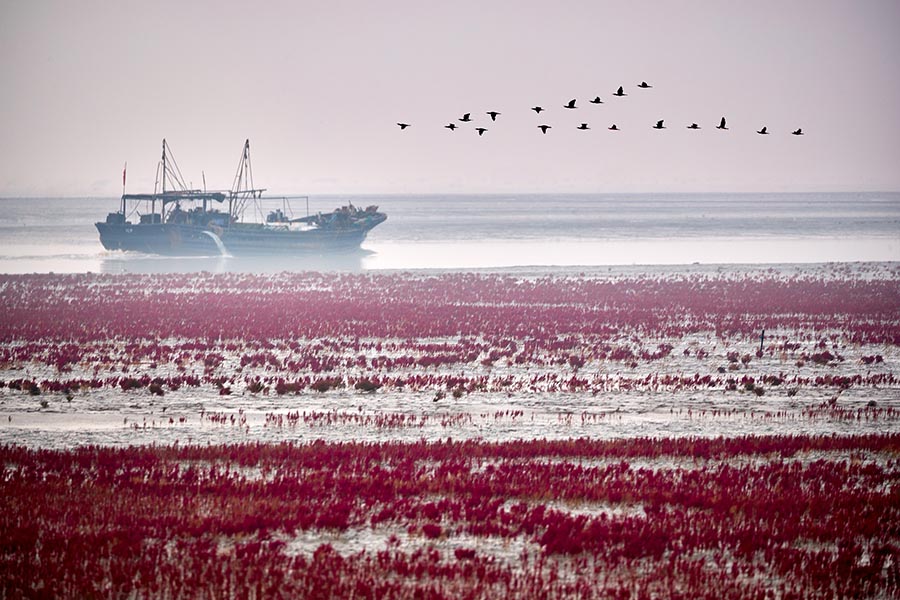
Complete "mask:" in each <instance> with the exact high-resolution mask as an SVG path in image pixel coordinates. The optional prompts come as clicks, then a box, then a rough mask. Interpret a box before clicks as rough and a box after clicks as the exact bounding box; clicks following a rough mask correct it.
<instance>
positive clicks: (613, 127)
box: [609, 123, 619, 131]
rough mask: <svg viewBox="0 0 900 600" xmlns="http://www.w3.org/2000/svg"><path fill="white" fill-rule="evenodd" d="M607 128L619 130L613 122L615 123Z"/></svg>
mask: <svg viewBox="0 0 900 600" xmlns="http://www.w3.org/2000/svg"><path fill="white" fill-rule="evenodd" d="M609 130H610V131H619V128H618V127H616V124H615V123H613V124H612V125H610V126H609Z"/></svg>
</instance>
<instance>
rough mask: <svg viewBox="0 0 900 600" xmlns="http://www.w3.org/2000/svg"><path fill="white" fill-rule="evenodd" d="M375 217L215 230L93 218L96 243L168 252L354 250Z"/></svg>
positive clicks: (240, 253) (242, 253)
mask: <svg viewBox="0 0 900 600" xmlns="http://www.w3.org/2000/svg"><path fill="white" fill-rule="evenodd" d="M382 220H383V219H382ZM380 222H381V221H378V222H376V223H370V224H367V226H365V227H348V228H345V229H309V230H300V231H297V230H289V229H273V228H269V227H264V226H262V225H252V224H247V225H244V224H237V225H233V226H231V227H228V228H225V229H218V228H216V229H215V230H214V229H208V228H205V227H197V226H194V225H184V224H174V223H153V224H131V223H97V224H96V226H97V231H98V232H99V233H100V243H101V244H103V247H104V248H106V249H107V250H125V251H132V252H144V253H148V254H162V255H168V256H218V255H223V254H230V255H233V256H253V255H272V254H286V253H287V254H315V253H321V254H325V253H333V252H353V251H357V250H359V248H360V244H362V242H363V241H364V240H365V239H366V235H367V234H368V232H369V231H370V230H371V229H372V227H374V226H375V225H377V224H378V223H380ZM217 239H218V240H220V242H221V246H220V244H219V243H217Z"/></svg>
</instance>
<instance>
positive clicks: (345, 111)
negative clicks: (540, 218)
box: [0, 0, 900, 196]
mask: <svg viewBox="0 0 900 600" xmlns="http://www.w3.org/2000/svg"><path fill="white" fill-rule="evenodd" d="M642 80H646V81H647V82H649V83H650V84H652V85H653V86H654V87H653V88H652V89H649V90H641V89H637V88H636V87H635V86H636V84H637V83H639V82H640V81H642ZM0 81H2V87H0V131H2V134H3V138H4V139H3V150H2V151H0V152H2V156H0V158H2V161H0V196H15V195H51V196H55V195H65V196H95V195H109V196H114V195H118V194H119V193H121V173H122V166H123V163H124V162H125V161H128V190H129V191H131V192H142V191H148V190H152V187H153V179H154V174H155V169H156V163H157V161H158V159H159V153H160V141H161V139H162V138H163V137H166V138H167V139H168V141H169V144H170V146H171V147H172V149H173V151H174V154H175V157H176V158H177V159H178V164H179V166H180V167H181V170H182V172H183V173H184V175H185V178H186V179H187V180H189V181H191V182H193V184H194V186H195V187H200V185H201V171H205V173H206V180H207V185H208V187H209V188H228V187H230V185H231V181H232V177H233V175H234V171H235V168H236V166H237V161H238V158H239V156H240V150H241V146H242V144H243V141H244V139H245V138H250V140H251V147H252V156H253V167H254V174H255V178H256V184H257V185H258V186H265V187H268V188H270V190H272V191H275V192H280V193H310V194H324V193H353V194H359V193H443V192H504V193H505V192H519V193H521V192H555V191H559V192H620V191H731V190H735V191H745V190H746V191H757V190H759V191H766V190H771V191H781V190H798V191H799V190H900V2H898V1H897V0H885V1H876V0H848V1H829V0H803V1H799V0H797V1H791V0H775V1H771V0H762V1H761V0H754V1H752V2H751V1H746V0H735V1H725V0H721V1H712V0H706V1H683V2H669V1H666V2H661V1H660V2H641V1H621V2H613V1H598V0H585V1H565V0H563V1H554V2H550V1H547V0H539V1H530V0H527V1H526V0H516V1H509V2H491V1H489V0H477V1H470V0H456V1H454V2H423V1H422V0H402V1H391V0H384V1H379V2H373V1H355V2H350V1H335V0H323V1H321V2H312V1H306V2H304V1H298V0H293V1H277V2H261V3H251V2H246V1H239V2H236V1H230V0H228V1H226V0H211V1H208V2H190V1H170V0H154V1H153V2H140V1H128V0H124V1H120V2H110V1H105V0H104V1H96V0H78V1H70V0H65V1H42V0H0ZM619 85H623V86H624V87H625V90H626V92H627V93H628V96H627V97H625V98H614V97H613V96H612V92H613V91H614V90H615V89H616V88H617V87H618V86H619ZM597 95H599V96H601V98H602V99H603V100H604V102H605V103H604V104H601V105H593V104H590V103H589V102H588V100H590V99H591V98H593V97H594V96H597ZM571 98H577V99H578V108H577V109H576V110H573V111H569V110H565V109H563V108H562V105H563V104H564V103H565V102H568V101H569V100H570V99H571ZM535 105H541V106H543V107H545V108H546V112H544V113H542V114H541V115H540V116H538V115H536V114H535V113H534V112H532V111H531V110H530V107H532V106H535ZM488 110H497V111H499V112H501V113H502V115H501V116H500V117H499V118H498V120H497V122H496V123H491V122H490V119H489V117H487V116H486V115H485V114H484V113H485V111H488ZM465 112H471V113H472V115H473V118H474V119H475V120H476V123H474V124H468V125H463V124H460V125H463V126H462V127H461V128H460V129H458V130H456V131H455V132H451V131H449V130H447V129H444V128H443V126H444V125H446V124H447V123H450V122H451V121H454V122H456V119H458V118H459V117H460V116H461V115H462V114H463V113H465ZM723 115H724V116H726V117H727V118H728V124H729V127H730V130H729V131H727V132H723V131H717V130H716V129H715V125H716V123H717V122H718V120H719V118H720V117H721V116H723ZM659 119H665V122H666V126H667V129H666V130H663V131H655V130H653V129H651V126H652V124H653V123H655V122H656V121H657V120H659ZM397 121H403V122H407V123H411V124H412V127H410V128H409V129H407V130H405V131H402V132H401V131H400V130H399V128H398V127H397V126H396V125H395V123H396V122H397ZM693 121H696V122H697V123H699V124H700V125H701V126H702V128H703V129H702V130H701V131H698V132H692V131H688V130H686V129H685V126H686V125H687V124H689V123H691V122H693ZM581 122H587V123H588V124H589V125H590V126H591V129H590V130H589V131H578V130H576V129H575V127H576V125H578V124H579V123H581ZM542 123H545V124H548V125H551V126H552V127H553V128H552V129H551V130H550V131H549V132H548V133H547V135H542V134H541V133H540V131H539V130H538V129H537V125H539V124H542ZM611 123H617V124H618V126H619V127H620V128H621V131H620V132H618V133H613V132H610V131H608V130H607V129H606V128H607V127H608V126H609V125H610V124H611ZM763 125H766V126H768V129H769V131H770V132H771V135H768V136H762V135H758V134H756V133H755V131H756V130H757V129H759V128H760V127H762V126H763ZM475 126H485V127H487V128H488V131H487V132H486V133H485V134H484V136H483V137H478V135H477V134H476V133H475V131H474V127H475ZM798 127H802V128H803V130H804V132H805V133H806V135H804V136H802V137H797V136H792V135H790V134H789V132H790V131H791V130H793V129H796V128H798Z"/></svg>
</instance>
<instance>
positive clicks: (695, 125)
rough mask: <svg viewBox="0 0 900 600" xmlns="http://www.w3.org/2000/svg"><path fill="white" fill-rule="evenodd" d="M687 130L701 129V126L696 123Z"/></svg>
mask: <svg viewBox="0 0 900 600" xmlns="http://www.w3.org/2000/svg"><path fill="white" fill-rule="evenodd" d="M687 128H688V129H700V126H699V125H697V124H696V123H691V124H690V125H688V126H687Z"/></svg>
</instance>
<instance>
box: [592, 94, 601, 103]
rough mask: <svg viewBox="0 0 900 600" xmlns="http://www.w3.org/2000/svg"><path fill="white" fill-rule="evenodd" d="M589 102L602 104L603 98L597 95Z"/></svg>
mask: <svg viewBox="0 0 900 600" xmlns="http://www.w3.org/2000/svg"><path fill="white" fill-rule="evenodd" d="M591 104H603V100H601V99H600V96H597V97H596V98H594V99H593V100H591Z"/></svg>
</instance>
